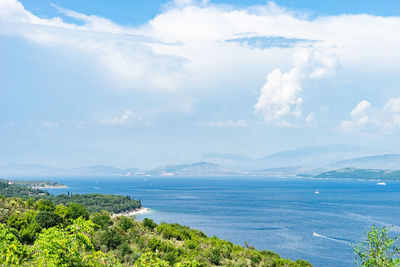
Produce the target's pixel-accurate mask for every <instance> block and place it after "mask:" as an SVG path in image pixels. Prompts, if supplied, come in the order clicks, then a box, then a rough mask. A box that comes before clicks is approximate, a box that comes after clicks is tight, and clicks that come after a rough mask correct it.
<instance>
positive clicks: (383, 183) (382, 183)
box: [376, 182, 386, 185]
mask: <svg viewBox="0 0 400 267" xmlns="http://www.w3.org/2000/svg"><path fill="white" fill-rule="evenodd" d="M376 184H377V185H386V183H385V182H379V183H376Z"/></svg>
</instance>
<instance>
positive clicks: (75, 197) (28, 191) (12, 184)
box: [0, 180, 142, 217]
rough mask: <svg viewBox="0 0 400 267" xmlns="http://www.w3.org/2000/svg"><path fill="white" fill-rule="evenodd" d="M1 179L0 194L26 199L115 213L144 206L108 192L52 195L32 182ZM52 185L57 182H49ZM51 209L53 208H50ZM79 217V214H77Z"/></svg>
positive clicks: (127, 197) (89, 210)
mask: <svg viewBox="0 0 400 267" xmlns="http://www.w3.org/2000/svg"><path fill="white" fill-rule="evenodd" d="M19 183H20V182H16V181H6V180H0V194H1V195H3V196H5V197H21V198H24V199H28V198H34V199H46V200H49V201H50V202H52V203H54V204H55V205H58V204H64V205H67V204H68V203H79V204H81V205H84V206H85V207H86V209H87V210H88V212H100V211H102V210H107V211H109V212H113V213H121V212H125V211H131V210H135V209H138V208H141V207H142V204H141V203H140V200H136V199H132V198H131V197H129V196H118V195H106V194H82V195H79V194H69V193H68V194H60V195H57V196H52V195H50V194H49V193H48V192H46V191H42V190H39V189H34V188H31V186H32V183H33V184H37V182H28V181H24V182H21V184H19ZM49 183H50V184H51V185H52V184H55V183H51V182H49ZM49 210H51V209H49ZM77 217H79V216H77Z"/></svg>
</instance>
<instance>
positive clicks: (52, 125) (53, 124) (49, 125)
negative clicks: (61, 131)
mask: <svg viewBox="0 0 400 267" xmlns="http://www.w3.org/2000/svg"><path fill="white" fill-rule="evenodd" d="M42 126H43V127H45V128H48V129H52V128H57V127H58V126H59V124H58V123H56V122H52V121H47V122H43V123H42Z"/></svg>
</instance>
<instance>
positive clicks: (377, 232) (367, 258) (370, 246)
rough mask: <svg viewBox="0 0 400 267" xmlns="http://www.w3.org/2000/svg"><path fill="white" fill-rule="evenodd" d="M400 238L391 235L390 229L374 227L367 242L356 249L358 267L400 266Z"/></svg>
mask: <svg viewBox="0 0 400 267" xmlns="http://www.w3.org/2000/svg"><path fill="white" fill-rule="evenodd" d="M399 238H400V237H399V236H397V237H393V236H391V235H390V229H388V228H386V227H382V228H381V229H379V228H377V227H375V226H372V227H371V230H370V231H369V232H368V233H367V238H366V240H364V241H362V242H361V243H360V244H358V245H357V246H355V247H354V253H355V257H356V264H357V266H362V267H378V266H379V267H392V266H393V267H394V266H400V258H399V255H400V248H399Z"/></svg>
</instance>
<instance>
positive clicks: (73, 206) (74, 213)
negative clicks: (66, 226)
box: [68, 203, 89, 220]
mask: <svg viewBox="0 0 400 267" xmlns="http://www.w3.org/2000/svg"><path fill="white" fill-rule="evenodd" d="M79 217H82V218H83V219H85V220H87V219H89V212H88V211H87V210H86V208H85V206H83V205H82V204H78V203H69V204H68V218H69V219H73V220H75V219H78V218H79Z"/></svg>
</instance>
